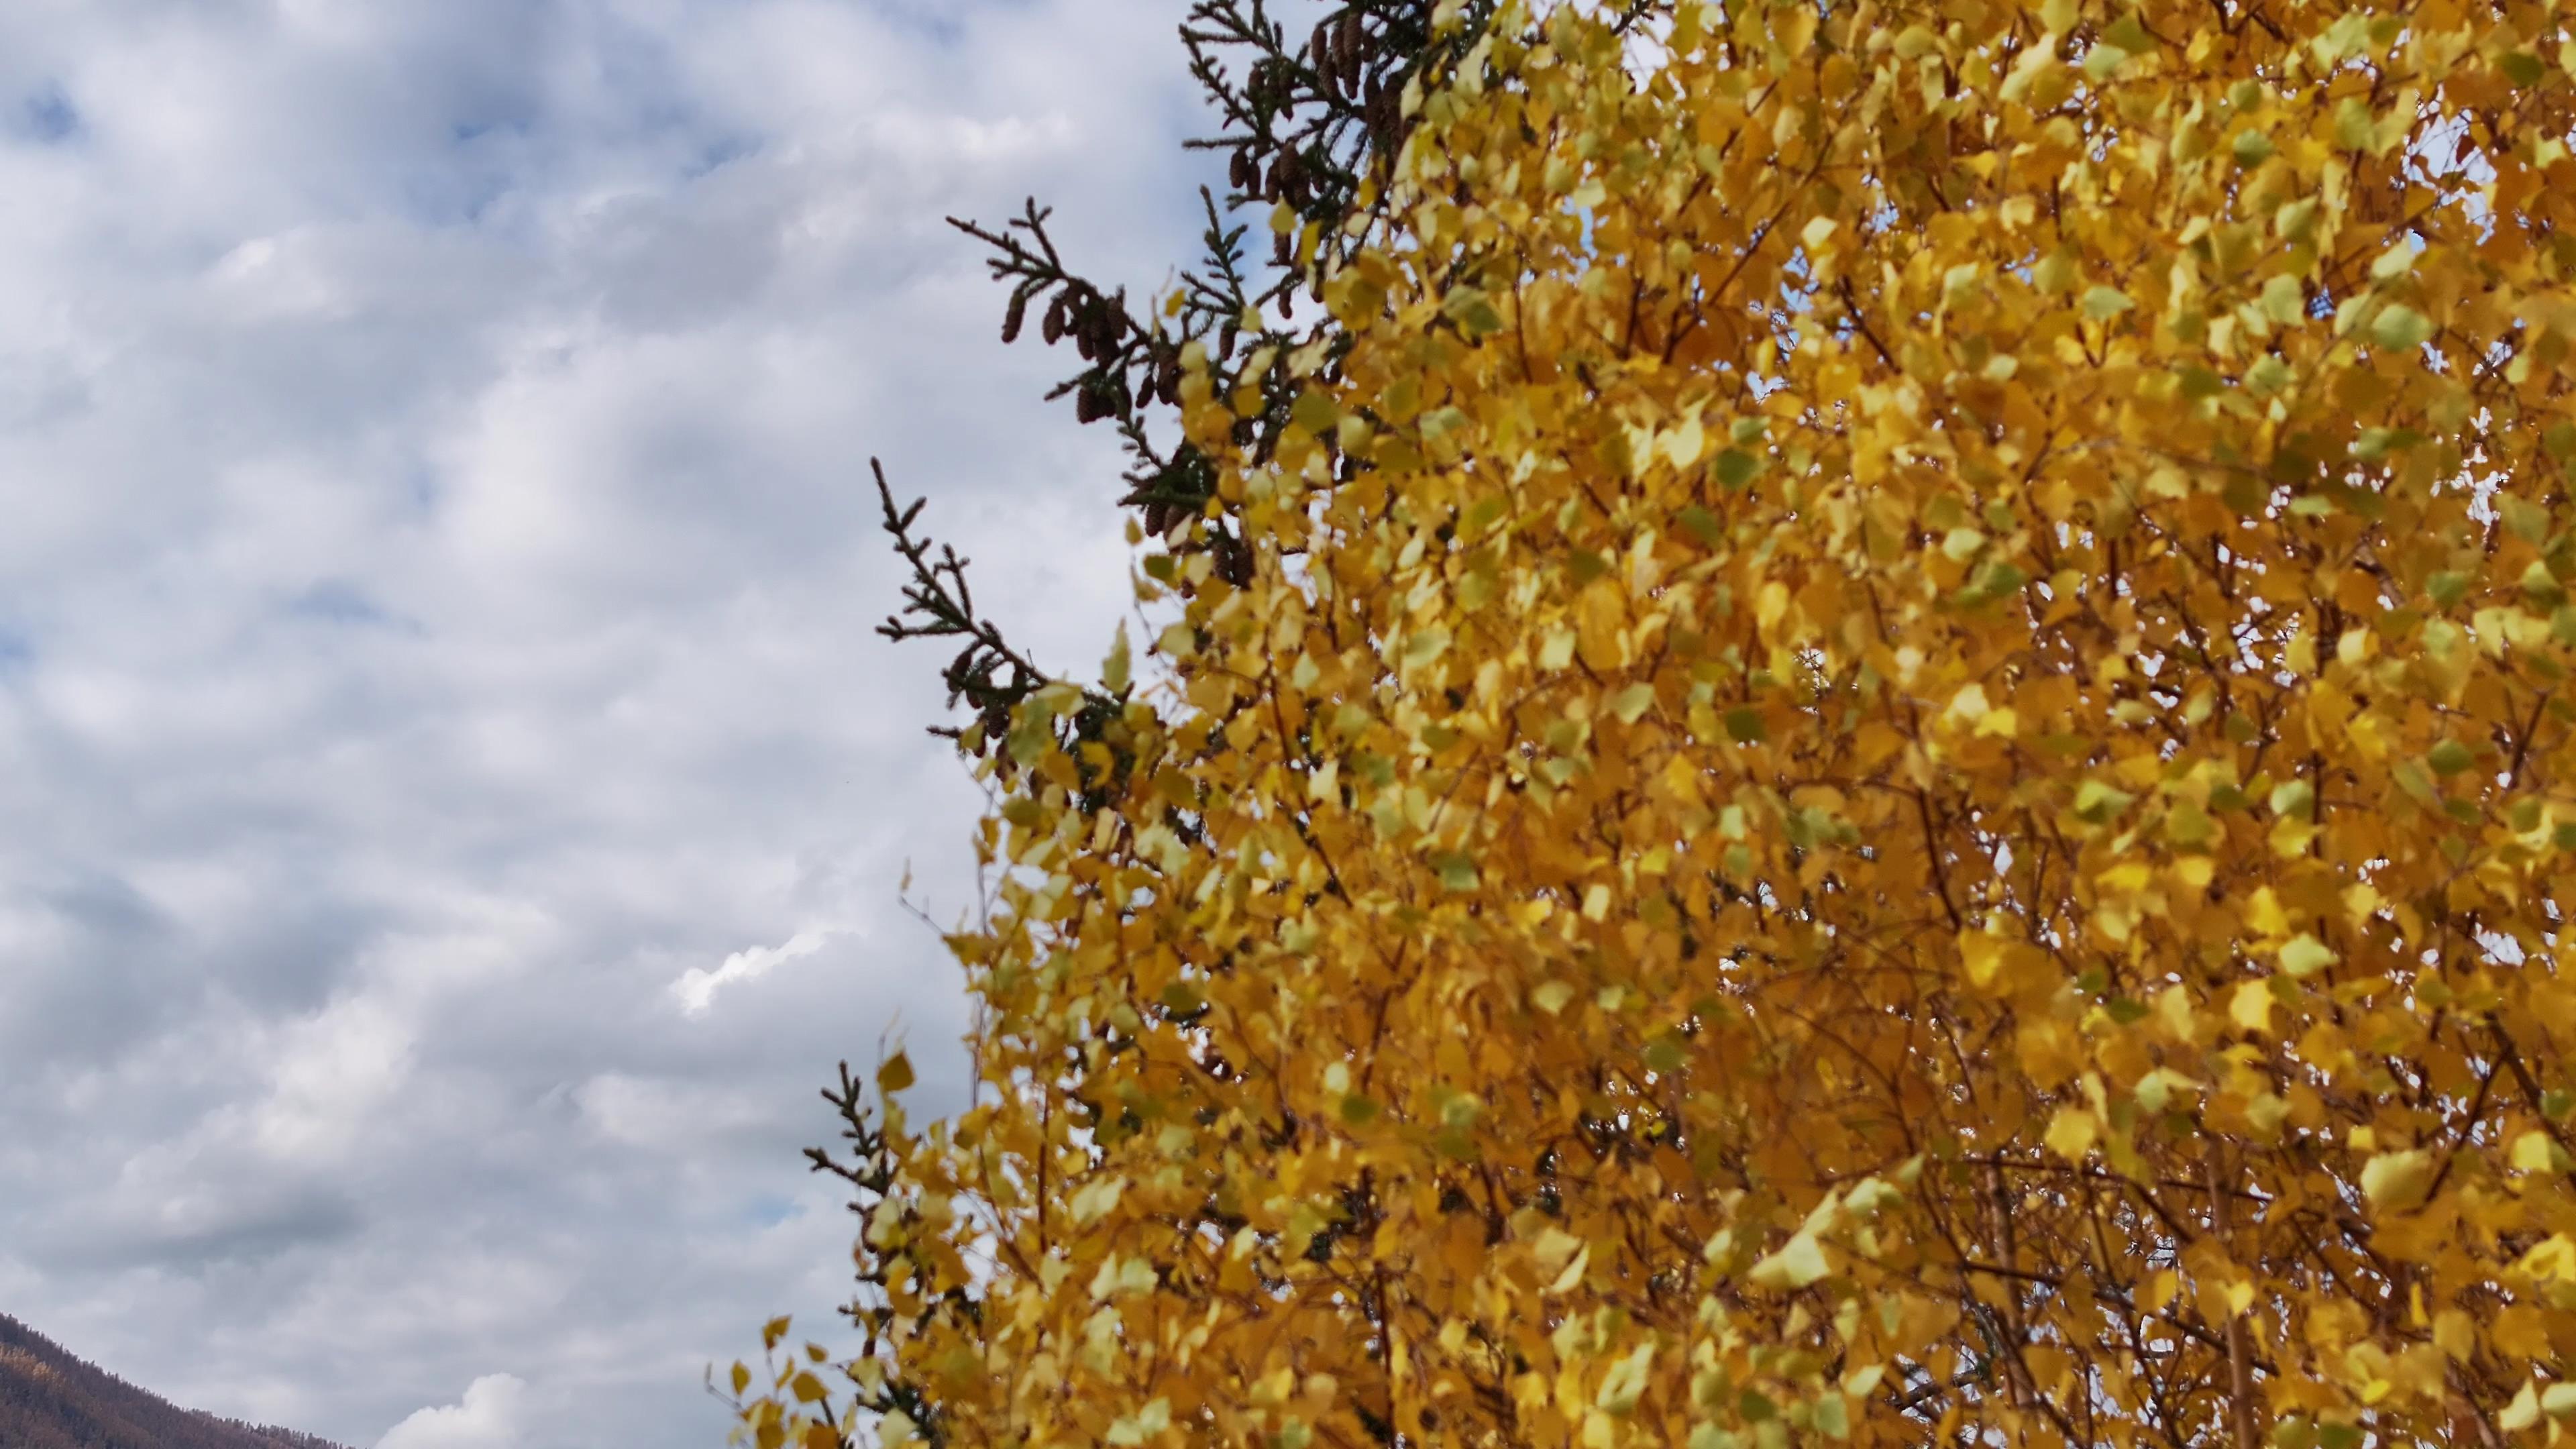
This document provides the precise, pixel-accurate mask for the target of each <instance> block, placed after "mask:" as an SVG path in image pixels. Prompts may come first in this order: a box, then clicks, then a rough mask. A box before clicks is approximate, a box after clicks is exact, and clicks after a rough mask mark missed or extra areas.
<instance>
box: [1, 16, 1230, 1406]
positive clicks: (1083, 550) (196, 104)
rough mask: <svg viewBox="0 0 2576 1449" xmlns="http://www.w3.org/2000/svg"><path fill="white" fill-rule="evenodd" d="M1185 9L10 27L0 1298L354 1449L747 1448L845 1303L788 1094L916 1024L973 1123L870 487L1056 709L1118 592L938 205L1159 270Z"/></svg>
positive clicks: (129, 21)
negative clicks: (785, 1315) (763, 1373)
mask: <svg viewBox="0 0 2576 1449" xmlns="http://www.w3.org/2000/svg"><path fill="white" fill-rule="evenodd" d="M1183 8H1184V7H1183V4H1182V3H1181V0H1151V3H1141V4H1140V3H1132V0H864V3H862V0H291V3H278V4H256V5H254V4H238V3H233V4H212V5H210V4H205V3H202V0H96V3H82V4H72V3H52V0H46V3H35V4H17V5H0V190H5V192H6V194H7V195H8V196H10V197H11V199H12V205H11V210H10V223H9V225H7V226H5V227H0V513H5V516H6V517H7V519H8V521H9V526H8V527H7V528H6V529H0V814H5V816H6V818H7V819H8V820H9V822H10V828H9V830H8V831H7V832H6V834H5V836H0V960H5V961H6V963H7V965H6V967H5V974H6V976H7V979H8V987H7V990H5V991H0V1061H6V1062H7V1063H8V1070H7V1071H6V1072H0V1117H5V1118H6V1120H7V1121H8V1122H9V1123H10V1130H9V1132H8V1133H6V1134H0V1289H5V1291H6V1297H7V1300H8V1301H7V1302H6V1303H5V1304H0V1308H5V1309H6V1310H7V1311H9V1312H11V1313H13V1314H15V1315H17V1316H20V1317H23V1318H25V1319H27V1320H28V1321H30V1322H31V1323H33V1324H35V1325H36V1326H38V1327H39V1328H41V1329H42V1330H43V1331H45V1332H47V1333H48V1334H50V1335H53V1336H55V1337H57V1338H59V1339H61V1340H62V1341H64V1342H65V1343H67V1344H68V1345H69V1346H71V1347H72V1348H73V1349H75V1350H76V1351H78V1352H81V1353H83V1354H85V1355H86V1356H89V1357H91V1358H93V1359H96V1360H99V1361H102V1362H104V1363H105V1364H106V1365H107V1366H108V1367H110V1368H112V1369H113V1370H115V1371H116V1372H118V1373H121V1374H124V1375H126V1376H127V1377H129V1378H132V1379H135V1380H137V1381H139V1382H142V1383H144V1384H147V1385H149V1386H151V1387H152V1388H154V1389H155V1390H157V1391H160V1392H164V1393H167V1394H169V1395H171V1396H173V1397H175V1398H177V1399H179V1400H181V1401H183V1402H187V1403H190V1404H193V1405H196V1406H200V1407H204V1408H207V1409H211V1410H215V1411H218V1412H221V1413H225V1414H231V1415H237V1416H239V1417H243V1418H249V1419H255V1420H261V1421H267V1422H278V1423H286V1424H290V1425H293V1426H295V1427H298V1428H302V1429H306V1430H309V1431H313V1432H317V1433H323V1434H328V1435H333V1436H335V1437H338V1438H340V1439H342V1440H344V1441H347V1442H350V1443H362V1442H370V1441H371V1439H372V1438H373V1436H376V1435H377V1434H379V1432H380V1431H382V1430H383V1428H384V1426H385V1425H387V1424H396V1423H399V1424H400V1425H401V1427H399V1428H397V1429H396V1430H395V1431H394V1433H393V1434H392V1435H390V1436H387V1437H386V1438H385V1439H384V1440H383V1442H384V1443H385V1444H387V1445H391V1446H393V1449H423V1446H426V1445H430V1444H432V1443H433V1442H442V1443H443V1442H444V1441H432V1440H430V1439H427V1438H416V1439H415V1438H406V1437H405V1436H422V1435H428V1434H431V1433H432V1432H433V1431H435V1432H441V1433H444V1432H447V1431H448V1430H449V1429H451V1428H454V1429H457V1430H458V1431H459V1432H462V1430H463V1428H464V1427H466V1426H471V1425H479V1424H482V1423H483V1420H481V1419H478V1418H477V1417H476V1415H478V1414H486V1415H499V1416H501V1417H503V1418H507V1419H508V1420H509V1421H510V1423H511V1424H512V1425H514V1426H515V1427H514V1428H512V1429H511V1430H510V1432H513V1433H515V1434H516V1435H517V1438H516V1439H515V1440H512V1441H510V1442H511V1443H513V1445H514V1449H594V1446H596V1445H600V1444H617V1445H620V1446H622V1449H683V1446H686V1449H703V1446H706V1445H709V1444H713V1443H717V1442H720V1441H721V1439H722V1436H723V1430H724V1423H723V1415H722V1412H721V1410H720V1408H718V1407H717V1406H715V1405H713V1404H712V1403H710V1402H709V1401H708V1400H707V1399H706V1397H705V1396H704V1394H703V1393H702V1392H701V1387H700V1374H701V1370H702V1369H703V1368H704V1367H705V1366H706V1365H707V1364H708V1363H709V1362H711V1361H714V1362H723V1361H730V1360H731V1359H732V1358H734V1357H735V1356H737V1355H738V1354H740V1353H741V1352H742V1351H743V1350H744V1349H745V1348H746V1346H747V1345H748V1344H749V1342H750V1341H751V1340H752V1338H753V1337H754V1335H756V1333H757V1330H758V1326H759V1324H760V1323H761V1322H762V1321H763V1320H765V1319H766V1318H768V1317H769V1316H771V1315H772V1314H775V1313H779V1312H792V1313H795V1314H797V1315H798V1316H799V1322H800V1327H803V1326H805V1325H808V1324H816V1323H825V1322H828V1321H829V1315H830V1309H831V1306H832V1305H833V1304H835V1303H838V1302H840V1301H842V1300H843V1299H844V1297H845V1296H846V1286H847V1285H846V1284H845V1283H844V1282H842V1281H841V1280H842V1278H843V1277H844V1276H845V1274H846V1268H847V1251H846V1249H847V1232H848V1228H847V1225H846V1215H845V1214H843V1213H842V1212H841V1211H840V1203H839V1199H838V1198H837V1197H836V1196H835V1195H834V1194H832V1193H831V1192H829V1191H828V1189H827V1185H825V1184H823V1183H820V1182H818V1181H817V1180H815V1179H814V1178H813V1177H812V1176H811V1175H810V1174H808V1173H807V1172H806V1171H805V1165H804V1163H803V1162H802V1160H801V1159H800V1157H799V1155H798V1152H797V1149H798V1148H799V1147H801V1146H803V1145H804V1144H806V1143H808V1142H817V1141H823V1140H828V1139H829V1138H830V1136H831V1134H832V1130H833V1124H832V1122H831V1121H830V1120H829V1118H828V1114H827V1113H826V1112H825V1110H824V1109H823V1108H822V1106H821V1104H819V1103H818V1102H816V1101H815V1099H814V1090H815V1088H816V1087H818V1086H819V1085H821V1084H822V1083H823V1082H825V1081H826V1080H828V1079H829V1077H830V1075H831V1071H832V1066H833V1063H834V1062H835V1061H836V1060H837V1059H838V1058H841V1057H843V1056H848V1057H852V1058H865V1057H867V1056H869V1055H870V1054H871V1053H873V1052H874V1051H875V1050H876V1049H877V1045H878V1041H879V1038H880V1037H881V1035H882V1034H883V1033H884V1032H885V1030H886V1028H887V1026H888V1024H889V1023H890V1022H895V1021H897V1020H900V1021H901V1022H903V1023H905V1024H907V1026H908V1029H909V1030H908V1038H909V1046H910V1048H911V1051H912V1055H913V1057H914V1060H915V1061H916V1062H918V1063H920V1064H921V1066H922V1067H923V1069H924V1076H925V1083H924V1087H923V1089H922V1095H923V1099H924V1100H923V1104H922V1105H923V1107H924V1109H926V1110H938V1109H940V1108H941V1107H942V1106H944V1105H953V1104H954V1103H955V1102H956V1101H957V1100H958V1098H959V1096H960V1095H961V1092H960V1086H961V1078H960V1072H961V1070H962V1054H960V1053H958V1052H956V1051H955V1050H954V1049H953V1047H952V1046H949V1045H948V1044H949V1043H952V1042H953V1041H954V1039H955V1037H956V1035H957V1033H958V1032H959V1031H960V1030H962V1028H963V1026H964V1023H965V1019H966V1007H965V1003H964V1002H963V1000H962V998H961V996H960V993H959V992H958V991H957V988H956V981H957V977H956V975H955V973H954V970H953V968H952V967H951V966H950V965H949V964H948V963H947V962H946V961H945V959H944V957H943V955H942V952H941V950H940V947H939V944H938V941H937V939H936V937H935V935H934V934H933V933H932V932H931V931H930V930H928V929H925V928H923V927H921V926H920V925H919V924H918V923H917V922H914V921H912V920H910V919H909V918H908V917H906V916H905V915H904V914H902V912H901V908H900V906H899V904H898V902H897V900H896V898H895V882H896V881H897V880H898V879H899V878H900V877H901V875H902V874H903V872H904V870H905V868H906V866H907V865H911V866H914V867H916V868H917V870H916V879H917V881H918V882H919V883H920V887H921V894H922V895H923V896H925V897H926V898H927V900H928V902H929V903H930V904H931V907H932V909H933V910H934V911H935V912H939V913H956V912H960V911H962V910H963V909H964V908H965V907H966V906H968V905H969V904H970V903H971V902H972V900H973V891H974V879H973V867H972V854H971V850H970V849H969V841H970V825H971V820H972V817H973V815H974V813H975V811H976V810H977V809H978V808H979V807H980V800H979V798H978V796H977V793H976V791H975V790H974V788H973V787H972V785H971V783H970V782H969V781H968V780H967V778H966V777H965V775H964V773H963V772H962V771H961V770H960V769H959V768H958V766H957V765H956V763H955V762H954V761H953V759H951V758H950V757H949V755H948V753H947V751H946V749H945V747H944V746H943V745H942V744H941V743H940V742H938V741H936V740H933V739H930V738H927V737H926V736H925V735H924V734H923V733H922V726H923V725H924V724H926V723H929V722H932V721H933V720H935V719H936V718H938V717H939V713H940V707H941V691H940V690H939V688H938V685H937V678H936V676H937V670H938V667H939V665H940V664H941V663H942V662H944V661H943V658H942V656H941V655H940V654H939V653H938V651H936V650H925V649H921V648H900V649H899V648H895V647H893V646H890V645H887V644H886V643H885V642H884V641H882V640H880V639H877V638H876V637H875V636H874V635H873V633H872V629H873V626H874V625H875V624H876V623H877V622H878V621H879V620H881V619H882V618H883V617H884V616H885V614H886V613H887V612H888V611H889V610H890V609H891V608H892V607H894V605H895V604H896V603H897V602H898V593H897V587H898V583H899V580H898V578H897V577H896V575H895V572H894V569H893V567H892V564H891V561H890V559H889V556H888V554H887V553H886V551H885V549H884V548H883V545H882V542H881V540H880V539H879V537H878V536H877V534H876V531H875V500H874V498H873V497H872V495H871V493H870V491H869V489H868V487H867V483H866V476H867V475H866V460H867V458H868V457H869V456H870V455H871V454H880V455H882V456H883V457H884V458H885V460H886V462H887V465H888V467H889V469H890V470H891V471H892V473H893V475H894V476H895V478H896V479H897V480H898V482H899V483H900V484H901V485H902V486H904V487H905V488H906V489H908V490H910V491H916V492H922V493H927V494H929V495H930V496H931V499H932V504H931V508H930V511H929V513H928V515H927V521H928V522H929V523H930V524H931V525H932V526H933V527H934V528H936V529H937V530H939V531H940V533H941V535H942V536H943V537H944V538H948V539H951V540H953V541H954V542H956V543H957V544H958V545H959V547H960V548H961V549H962V550H963V551H965V552H967V553H969V554H971V555H973V556H974V557H975V558H976V561H977V575H978V594H979V597H980V598H982V599H983V600H984V601H985V602H986V603H987V604H988V605H989V606H990V608H991V609H992V611H993V612H994V613H995V614H996V615H998V616H999V617H1000V618H1002V619H1003V620H1004V621H1006V623H1007V624H1008V626H1009V627H1010V628H1011V629H1012V630H1013V631H1014V632H1015V633H1016V634H1017V635H1018V636H1019V641H1020V642H1021V643H1022V644H1023V645H1024V646H1025V647H1026V648H1028V649H1029V650H1030V651H1031V652H1033V653H1035V654H1036V655H1038V656H1039V657H1040V658H1042V659H1046V660H1051V661H1058V662H1060V667H1063V668H1067V669H1079V668H1085V667H1088V666H1089V665H1090V664H1091V663H1092V662H1093V661H1096V660H1098V659H1099V658H1100V657H1101V655H1102V653H1103V652H1104V649H1105V646H1106V642H1107V639H1108V636H1109V631H1110V629H1111V627H1112V625H1113V624H1114V622H1115V620H1116V618H1117V617H1118V616H1119V615H1120V614H1121V613H1122V612H1123V611H1124V608H1125V605H1126V598H1125V582H1124V581H1125V577H1126V575H1125V570H1124V567H1123V559H1124V545H1123V543H1122V542H1121V540H1120V536H1119V524H1120V519H1119V517H1118V516H1117V514H1116V511H1115V510H1114V508H1113V507H1112V500H1113V499H1114V498H1115V496H1116V494H1117V492H1118V484H1117V482H1116V479H1115V474H1116V469H1117V463H1116V459H1115V457H1114V454H1113V452H1112V446H1111V441H1110V440H1109V439H1108V438H1107V437H1106V436H1104V435H1103V434H1101V433H1100V432H1099V431H1098V430H1096V429H1095V430H1081V429H1077V428H1075V427H1074V426H1073V425H1072V423H1071V420H1070V418H1069V417H1068V416H1067V415H1066V414H1065V413H1064V412H1063V410H1061V409H1058V408H1054V407H1050V406H1047V405H1044V404H1043V403H1041V402H1040V401H1039V399H1040V395H1041V394H1042V393H1043V392H1044V390H1045V387H1046V386H1047V385H1048V383H1050V382H1051V381H1053V380H1054V378H1055V376H1057V375H1058V373H1057V369H1059V368H1062V367H1065V366H1067V365H1068V360H1067V358H1066V357H1065V356H1064V355H1063V354H1061V353H1055V354H1049V353H1045V352H1043V351H1042V350H1039V349H1036V348H1033V347H1029V348H1021V349H1014V350H1008V351H1006V350H1004V349H1003V348H1002V347H1001V346H1000V344H999V343H998V342H997V341H996V340H995V338H994V336H993V333H994V330H995V328H996V326H997V325H998V320H999V305H998V304H999V301H1000V297H999V294H998V293H996V292H995V291H994V290H993V288H992V286H991V285H990V283H989V282H988V281H987V280H986V279H985V278H984V277H983V275H982V268H981V266H980V264H979V260H980V259H979V258H978V256H977V255H976V253H975V251H974V249H973V247H972V246H971V245H970V244H969V243H967V242H965V241H964V240H963V239H962V238H959V237H957V236H956V235H955V234H954V233H952V232H951V231H950V230H949V229H948V228H947V227H946V226H945V225H944V223H943V222H942V221H941V220H940V218H941V217H942V216H943V215H948V214H959V215H975V216H981V217H986V218H995V217H999V216H1001V215H1003V214H1006V213H1009V212H1011V211H1013V210H1015V209H1016V208H1017V206H1018V204H1019V201H1020V200H1021V198H1022V197H1023V196H1024V195H1025V194H1027V193H1028V192H1031V191H1035V192H1039V193H1041V194H1042V195H1043V196H1044V197H1045V198H1046V199H1047V200H1049V201H1051V202H1053V203H1055V204H1056V205H1057V206H1058V212H1057V215H1058V218H1059V222H1060V225H1061V227H1062V240H1063V241H1064V243H1065V244H1066V245H1067V246H1068V247H1069V248H1070V249H1071V250H1072V251H1073V253H1074V254H1075V255H1076V256H1077V257H1079V258H1081V259H1083V260H1084V262H1085V263H1086V264H1097V265H1099V266H1100V267H1102V268H1103V269H1104V270H1106V271H1107V272H1109V273H1110V274H1112V275H1115V276H1116V277H1118V278H1120V279H1122V280H1125V281H1127V282H1130V283H1132V284H1134V285H1136V286H1138V287H1140V288H1141V287H1148V286H1151V285H1153V284H1154V283H1156V282H1158V281H1160V280H1161V279H1163V278H1164V277H1165V276H1167V275H1168V272H1169V268H1170V265H1171V264H1172V263H1173V262H1174V261H1176V260H1178V259H1180V258H1182V257H1183V256H1184V255H1185V250H1186V248H1187V246H1188V245H1189V241H1190V238H1191V236H1192V234H1193V230H1194V229H1193V226H1192V222H1191V215H1190V208H1191V207H1192V205H1193V204H1194V197H1193V194H1192V190H1191V187H1192V184H1193V180H1194V178H1193V177H1192V176H1190V175H1182V174H1176V173H1175V171H1174V169H1173V168H1174V167H1175V166H1177V165H1182V164H1187V165H1190V166H1196V167H1200V168H1201V169H1202V170H1204V169H1206V167H1207V166H1208V158H1206V157H1205V156H1204V155H1202V156H1199V157H1198V158H1197V159H1195V160H1190V161H1187V162H1186V163H1184V161H1183V158H1182V154H1181V153H1180V152H1179V150H1178V149H1177V144H1176V143H1177V141H1178V139H1179V137H1180V136H1181V135H1182V134H1183V133H1184V132H1185V131H1187V130H1189V129H1191V128H1193V127H1194V126H1195V124H1196V122H1195V120H1194V118H1193V116H1192V114H1191V112H1190V110H1189V107H1188V105H1187V102H1186V94H1187V80H1186V76H1185V74H1184V71H1183V66H1182V59H1181V55H1180V52H1179V49H1178V46H1177V43H1176V42H1175V41H1174V40H1173V38H1172V35H1171V30H1172V27H1173V25H1174V24H1175V23H1176V22H1177V21H1178V19H1179V16H1180V13H1181V11H1182V9H1183ZM28 116H40V117H41V118H42V124H41V125H31V124H20V118H22V117H28ZM817 922H829V923H831V929H830V931H829V932H828V933H827V932H825V931H823V930H821V929H819V928H815V929H808V928H811V927H813V926H814V923H817ZM745 942H760V943H764V944H762V945H759V946H754V947H750V948H745V947H744V945H743V943H745ZM767 943H778V944H767ZM860 943H865V945H864V949H860ZM790 960H793V961H794V962H795V963H796V964H795V966H794V969H779V968H780V967H781V966H782V965H783V964H784V963H786V962H788V961H790ZM755 981H756V982H757V985H756V986H755V985H754V984H753V983H754V982H755ZM693 1005H695V1006H696V1007H697V1009H696V1010H695V1011H694V1012H692V1011H691V1010H689V1008H690V1007H692V1006H693ZM675 1006H676V1007H677V1008H678V1009H675ZM496 1374H497V1375H498V1376H497V1377H495V1375H496ZM477 1375H484V1376H486V1377H484V1378H483V1379H480V1380H476V1383H477V1391H479V1392H480V1395H481V1396H480V1397H478V1396H477V1392H474V1391H469V1392H468V1394H467V1395H466V1396H465V1398H464V1399H463V1400H462V1401H459V1402H455V1403H448V1400H449V1399H450V1397H451V1396H452V1395H454V1394H455V1393H456V1386H457V1385H459V1384H463V1383H466V1382H468V1381H469V1380H475V1379H476V1376H477ZM503 1384H506V1385H507V1386H508V1387H486V1385H503ZM425 1403H442V1404H447V1407H446V1408H444V1409H440V1410H435V1411H423V1413H422V1414H418V1415H415V1414H413V1410H415V1409H417V1408H418V1407H419V1406H420V1405H422V1404H425ZM505 1410H506V1413H505V1412H504V1411H505ZM407 1415H408V1416H410V1417H408V1418H407V1417H406V1416H407ZM478 1442H479V1441H478Z"/></svg>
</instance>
